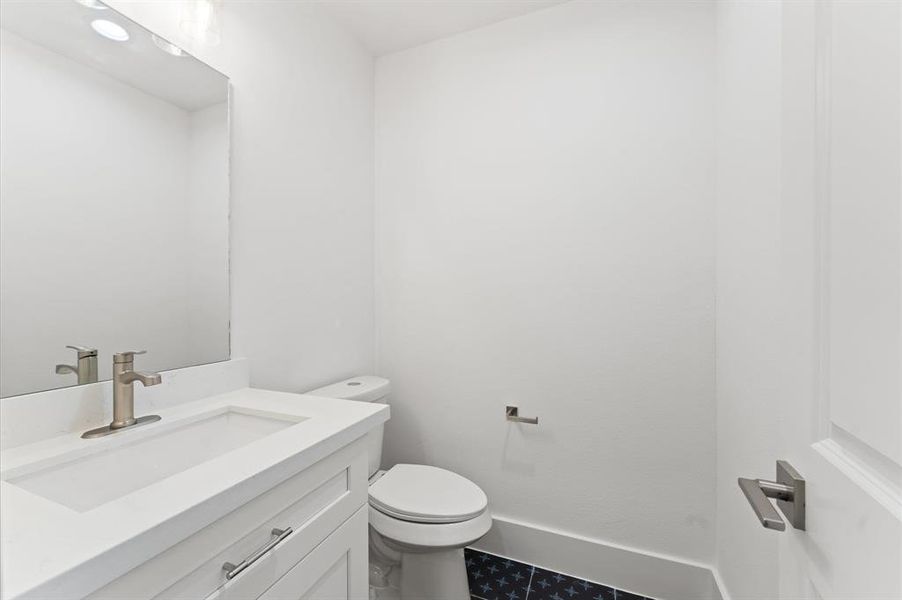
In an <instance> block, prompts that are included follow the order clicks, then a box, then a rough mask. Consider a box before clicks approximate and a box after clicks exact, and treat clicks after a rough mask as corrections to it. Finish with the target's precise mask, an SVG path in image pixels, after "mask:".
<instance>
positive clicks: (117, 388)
mask: <svg viewBox="0 0 902 600" xmlns="http://www.w3.org/2000/svg"><path fill="white" fill-rule="evenodd" d="M145 352H146V350H141V351H136V352H119V353H118V354H114V355H113V421H112V422H111V423H110V424H109V425H105V426H103V427H98V428H97V429H91V430H90V431H86V432H84V433H83V434H81V437H83V438H95V437H102V436H105V435H109V434H111V433H116V432H117V431H121V430H123V429H127V428H132V427H139V426H141V425H146V424H148V423H153V422H155V421H159V420H160V416H159V415H145V416H143V417H138V418H137V419H136V418H135V388H134V387H133V385H134V383H135V382H136V381H138V382H140V383H141V384H142V385H143V386H144V387H148V386H151V385H157V384H159V383H161V382H162V381H163V378H162V377H161V376H160V374H159V373H142V372H140V371H135V370H134V366H135V355H136V354H144V353H145Z"/></svg>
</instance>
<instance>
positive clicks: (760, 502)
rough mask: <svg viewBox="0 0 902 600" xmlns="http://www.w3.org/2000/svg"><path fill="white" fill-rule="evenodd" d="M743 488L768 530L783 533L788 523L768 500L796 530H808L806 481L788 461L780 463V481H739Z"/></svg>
mask: <svg viewBox="0 0 902 600" xmlns="http://www.w3.org/2000/svg"><path fill="white" fill-rule="evenodd" d="M739 487H740V489H742V493H744V494H745V497H746V499H747V500H748V501H749V504H751V505H752V510H754V511H755V515H757V517H758V520H759V521H760V522H761V525H763V526H764V528H765V529H774V530H776V531H783V530H785V529H786V523H785V522H784V521H783V519H782V518H781V517H780V513H778V512H777V510H776V509H775V508H774V506H773V504H771V503H770V500H768V498H774V499H776V500H777V508H779V509H780V512H782V513H783V515H784V516H785V517H786V519H787V520H788V521H789V524H790V525H792V526H793V527H794V528H796V529H801V530H802V531H804V530H805V479H804V478H803V477H802V476H801V475H799V472H798V471H796V470H795V468H793V466H792V465H791V464H789V463H788V462H786V461H785V460H778V461H777V480H776V481H768V480H766V479H748V478H746V477H740V478H739Z"/></svg>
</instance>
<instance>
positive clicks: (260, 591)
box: [207, 506, 369, 600]
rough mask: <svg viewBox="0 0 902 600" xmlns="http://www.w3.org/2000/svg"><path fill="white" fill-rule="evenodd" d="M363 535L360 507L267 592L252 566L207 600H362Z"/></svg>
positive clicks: (365, 591)
mask: <svg viewBox="0 0 902 600" xmlns="http://www.w3.org/2000/svg"><path fill="white" fill-rule="evenodd" d="M367 534H368V532H367V507H366V506H364V507H362V508H360V509H359V510H358V511H357V512H355V513H354V515H353V516H352V517H350V518H349V519H348V520H347V521H345V522H344V524H342V525H341V527H339V528H338V529H336V530H335V531H334V532H333V533H332V534H331V535H329V537H327V538H326V539H325V540H323V542H322V543H320V544H319V545H318V546H317V547H316V548H314V549H313V551H311V552H310V554H308V555H307V556H306V557H304V559H303V560H301V561H300V562H299V563H298V564H296V565H295V566H294V567H292V568H291V569H290V570H289V571H288V572H287V573H286V574H285V575H284V576H283V577H282V578H281V579H279V580H278V581H276V583H275V584H273V585H272V587H270V588H269V589H265V585H266V584H265V583H264V582H266V581H268V580H267V579H266V578H258V577H255V573H254V568H253V567H252V568H250V569H248V571H247V572H245V573H244V574H242V575H240V576H239V577H237V578H235V580H234V581H232V582H231V583H229V584H228V585H226V586H225V587H224V588H222V589H221V590H220V591H218V592H216V593H215V594H213V595H211V596H209V597H208V598H207V600H257V599H259V600H303V599H310V600H350V599H356V600H366V598H367V597H368V595H369V588H368V575H367V572H368V571H367V560H368V556H367Z"/></svg>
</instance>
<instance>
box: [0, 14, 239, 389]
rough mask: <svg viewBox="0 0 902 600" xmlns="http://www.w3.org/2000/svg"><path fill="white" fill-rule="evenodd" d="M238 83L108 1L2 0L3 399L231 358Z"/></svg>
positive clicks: (0, 222)
mask: <svg viewBox="0 0 902 600" xmlns="http://www.w3.org/2000/svg"><path fill="white" fill-rule="evenodd" d="M228 90H229V84H228V79H227V78H226V77H225V76H224V75H223V74H221V73H219V72H218V71H216V70H215V69H213V68H211V67H210V66H208V65H206V64H204V63H202V62H201V61H199V60H198V59H196V58H194V57H192V56H190V55H188V54H187V53H185V52H183V51H182V50H181V49H179V48H178V47H176V46H174V45H172V44H170V43H169V42H168V41H166V40H165V39H162V38H160V37H158V36H155V35H153V34H152V33H151V32H149V31H147V30H145V29H143V28H142V27H140V26H139V25H137V24H136V23H134V22H132V21H130V20H129V19H127V18H125V17H124V16H123V15H121V14H119V13H117V12H116V11H114V10H113V9H111V8H109V7H107V6H105V5H104V4H102V3H100V2H98V1H95V0H31V1H28V2H11V1H4V2H0V397H6V396H12V395H17V394H24V393H29V392H35V391H39V390H46V389H51V388H57V387H64V386H70V385H76V384H78V383H87V382H90V381H92V380H98V379H99V380H104V379H109V377H110V368H111V364H110V363H111V356H112V354H113V353H115V352H121V351H123V350H147V354H146V355H144V356H141V357H140V358H139V359H138V361H137V362H136V368H139V369H141V370H152V371H159V370H165V369H172V368H177V367H183V366H189V365H196V364H201V363H209V362H215V361H220V360H226V359H228V358H229V276H228V243H229V235H228V218H229V208H228V207H229V176H228V164H229V128H228ZM67 346H71V347H72V348H67ZM92 350H96V357H95V360H93V361H92V360H91V351H92ZM92 362H93V364H94V365H96V368H95V370H94V372H93V373H92V372H91V367H92Z"/></svg>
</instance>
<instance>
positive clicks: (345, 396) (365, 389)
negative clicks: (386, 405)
mask: <svg viewBox="0 0 902 600" xmlns="http://www.w3.org/2000/svg"><path fill="white" fill-rule="evenodd" d="M390 389H391V382H390V381H389V380H388V379H385V378H384V377H377V376H376V375H359V376H357V377H351V378H350V379H345V380H344V381H339V382H337V383H333V384H330V385H327V386H325V387H321V388H317V389H315V390H311V391H309V392H307V394H310V395H311V396H323V397H325V398H340V399H342V400H358V401H360V402H375V401H376V400H381V399H382V398H385V397H386V396H387V395H388V392H389V390H390Z"/></svg>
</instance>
